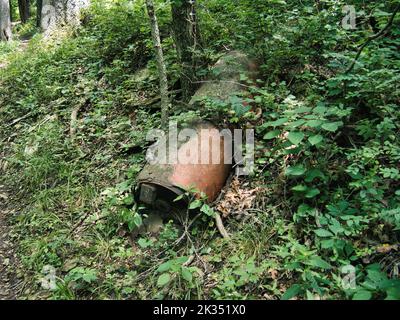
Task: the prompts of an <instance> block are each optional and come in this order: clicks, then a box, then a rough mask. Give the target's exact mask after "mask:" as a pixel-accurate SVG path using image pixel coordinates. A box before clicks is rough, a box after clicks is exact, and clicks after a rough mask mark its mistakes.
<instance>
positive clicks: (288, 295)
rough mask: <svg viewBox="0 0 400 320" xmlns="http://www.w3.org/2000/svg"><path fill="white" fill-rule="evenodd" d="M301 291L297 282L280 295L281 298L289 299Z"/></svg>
mask: <svg viewBox="0 0 400 320" xmlns="http://www.w3.org/2000/svg"><path fill="white" fill-rule="evenodd" d="M300 291H301V286H300V285H299V284H294V285H292V286H291V287H290V288H289V289H287V290H286V292H285V293H284V294H283V296H282V298H281V299H282V300H289V299H292V298H293V297H295V296H297V295H298V294H299V293H300Z"/></svg>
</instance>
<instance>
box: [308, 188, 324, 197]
mask: <svg viewBox="0 0 400 320" xmlns="http://www.w3.org/2000/svg"><path fill="white" fill-rule="evenodd" d="M320 193H321V191H319V189H317V188H313V189H310V190H308V191H307V193H306V198H309V199H311V198H314V197H316V196H317V195H319V194H320Z"/></svg>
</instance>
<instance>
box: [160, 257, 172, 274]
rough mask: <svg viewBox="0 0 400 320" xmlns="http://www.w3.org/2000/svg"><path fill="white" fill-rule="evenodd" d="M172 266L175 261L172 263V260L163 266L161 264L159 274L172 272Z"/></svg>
mask: <svg viewBox="0 0 400 320" xmlns="http://www.w3.org/2000/svg"><path fill="white" fill-rule="evenodd" d="M172 264H173V261H172V260H169V261H167V262H164V263H163V264H161V265H160V266H159V267H158V269H157V272H158V273H164V272H165V271H168V270H170V269H171V267H172Z"/></svg>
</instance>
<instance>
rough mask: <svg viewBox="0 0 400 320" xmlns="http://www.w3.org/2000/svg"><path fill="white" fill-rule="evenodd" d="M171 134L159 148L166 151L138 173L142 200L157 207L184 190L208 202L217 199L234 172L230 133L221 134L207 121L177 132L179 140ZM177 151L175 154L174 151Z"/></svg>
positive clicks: (140, 199)
mask: <svg viewBox="0 0 400 320" xmlns="http://www.w3.org/2000/svg"><path fill="white" fill-rule="evenodd" d="M172 136H174V134H172V135H171V134H170V135H169V136H168V138H167V139H165V140H164V141H159V142H158V145H157V151H158V156H160V152H162V151H160V150H165V153H164V158H163V159H161V157H158V158H157V159H156V161H154V159H153V161H154V162H155V163H149V164H147V165H146V166H145V168H144V169H143V170H142V172H141V173H140V174H139V176H138V178H137V181H138V185H139V193H138V197H139V201H140V202H143V203H145V204H148V205H155V204H157V202H158V201H159V200H161V201H163V202H171V201H173V200H174V199H175V198H176V197H177V196H178V195H180V194H182V193H183V192H184V191H185V190H188V189H192V190H196V191H197V192H198V193H203V194H204V195H205V196H206V197H207V201H208V202H212V201H213V200H215V199H216V197H217V196H218V194H219V192H220V191H221V189H222V187H223V186H224V184H225V181H226V179H227V177H228V175H229V171H230V169H231V163H232V156H231V153H232V152H231V146H232V144H231V141H229V140H230V139H229V132H228V131H226V130H225V131H224V132H220V131H219V130H218V129H217V128H216V127H215V126H214V125H212V124H210V123H208V122H197V123H195V124H193V126H191V127H189V128H184V129H182V130H181V131H180V132H177V135H176V136H177V138H176V141H172V140H173V139H171V137H172ZM174 148H176V153H175V151H174Z"/></svg>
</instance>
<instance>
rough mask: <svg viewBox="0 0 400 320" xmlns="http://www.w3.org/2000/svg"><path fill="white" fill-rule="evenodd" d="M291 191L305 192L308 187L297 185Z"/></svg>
mask: <svg viewBox="0 0 400 320" xmlns="http://www.w3.org/2000/svg"><path fill="white" fill-rule="evenodd" d="M292 190H293V191H296V192H305V191H307V190H308V187H307V186H305V185H302V184H299V185H297V186H295V187H293V188H292Z"/></svg>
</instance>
